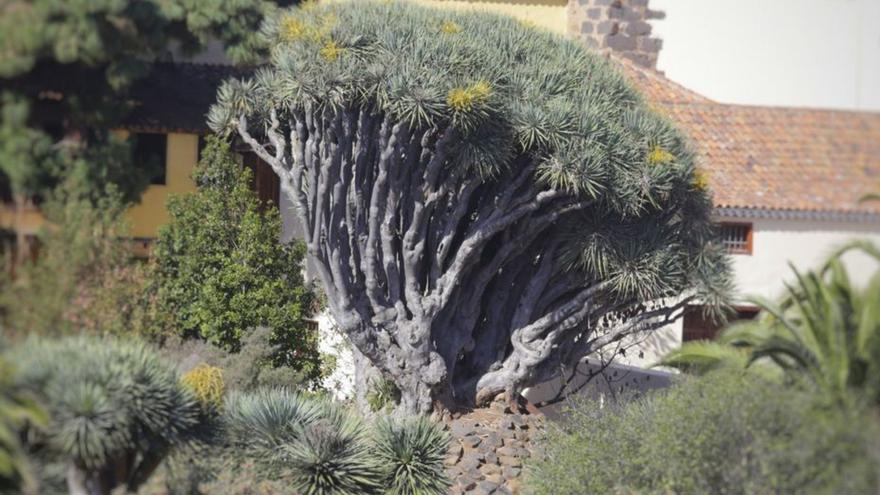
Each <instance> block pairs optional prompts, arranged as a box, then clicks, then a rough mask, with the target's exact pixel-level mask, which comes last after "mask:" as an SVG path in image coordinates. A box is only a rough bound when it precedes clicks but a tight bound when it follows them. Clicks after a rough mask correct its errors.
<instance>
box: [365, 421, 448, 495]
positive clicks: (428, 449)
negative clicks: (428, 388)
mask: <svg viewBox="0 0 880 495" xmlns="http://www.w3.org/2000/svg"><path fill="white" fill-rule="evenodd" d="M448 448H449V435H447V434H446V432H444V431H443V430H441V429H439V428H438V427H437V425H435V424H434V423H432V422H431V421H430V420H429V419H427V418H425V417H422V416H419V417H414V418H407V419H402V420H391V419H383V420H380V421H379V422H378V423H377V424H376V454H377V456H378V458H379V463H380V464H381V465H383V466H386V467H387V469H388V472H389V476H388V479H387V480H386V483H385V486H386V487H388V488H387V490H388V493H390V494H393V495H442V494H444V493H446V490H447V489H448V488H449V486H450V484H449V480H448V479H447V478H446V475H445V473H444V472H443V458H444V457H445V456H446V451H447V450H448Z"/></svg>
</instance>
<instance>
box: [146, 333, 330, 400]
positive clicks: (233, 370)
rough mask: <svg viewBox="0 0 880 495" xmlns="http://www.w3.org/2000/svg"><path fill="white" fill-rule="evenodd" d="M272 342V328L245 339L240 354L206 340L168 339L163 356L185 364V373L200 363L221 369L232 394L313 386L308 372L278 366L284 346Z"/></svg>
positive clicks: (163, 347) (312, 379)
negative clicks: (277, 357)
mask: <svg viewBox="0 0 880 495" xmlns="http://www.w3.org/2000/svg"><path fill="white" fill-rule="evenodd" d="M272 340H273V339H272V331H271V330H270V329H268V328H266V327H260V328H255V329H253V330H252V331H250V332H248V333H247V334H246V335H245V336H244V337H242V340H241V347H240V348H239V350H238V351H237V352H229V351H226V350H223V349H221V348H219V347H217V346H215V345H213V344H209V343H207V342H205V341H203V340H197V339H180V338H179V337H172V338H168V339H165V340H164V342H163V345H162V354H164V355H165V356H166V357H167V359H168V360H169V361H171V362H176V363H181V364H182V366H183V367H182V368H181V371H184V372H185V371H189V369H190V368H191V367H193V366H195V365H196V364H198V363H206V364H208V365H210V366H216V367H218V368H221V369H222V370H223V381H224V383H225V386H226V389H227V390H230V391H240V392H244V391H250V390H256V389H258V388H263V387H268V388H277V387H291V388H296V389H299V388H306V387H310V386H312V385H313V384H314V381H315V377H314V376H313V375H312V374H310V373H309V372H308V371H306V370H302V369H296V368H293V367H291V366H276V365H275V362H274V361H273V357H274V356H276V355H277V354H278V353H279V352H281V351H280V349H279V347H281V345H280V344H277V343H273V342H272Z"/></svg>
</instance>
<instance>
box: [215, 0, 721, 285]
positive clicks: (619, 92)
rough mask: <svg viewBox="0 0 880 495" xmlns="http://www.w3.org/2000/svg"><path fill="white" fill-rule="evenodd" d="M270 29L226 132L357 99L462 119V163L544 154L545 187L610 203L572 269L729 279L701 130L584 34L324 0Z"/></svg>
mask: <svg viewBox="0 0 880 495" xmlns="http://www.w3.org/2000/svg"><path fill="white" fill-rule="evenodd" d="M262 34H263V36H264V37H265V39H266V41H267V42H268V43H269V45H270V46H271V63H270V65H269V66H268V67H265V68H262V69H260V70H258V71H257V73H256V74H255V75H254V77H253V78H252V79H249V80H232V81H229V82H227V83H226V84H224V85H223V86H222V87H221V89H220V91H219V94H218V104H217V105H215V106H214V107H213V108H212V109H211V112H210V114H209V123H210V125H211V126H212V128H213V129H214V130H215V131H217V132H220V133H232V132H234V131H235V128H236V125H237V124H238V122H239V119H240V118H241V117H242V116H246V117H247V118H248V119H249V121H251V122H254V121H260V122H263V123H266V122H268V120H269V118H268V114H269V112H270V111H272V110H274V111H275V112H277V113H278V114H279V115H280V116H281V117H282V120H284V119H283V117H284V116H285V114H290V113H298V114H317V113H323V112H327V111H329V112H335V111H336V110H339V109H344V108H360V109H369V111H371V112H374V113H376V114H383V115H385V116H391V117H393V119H394V120H395V121H397V122H399V123H400V124H402V125H407V126H409V127H411V128H416V129H425V128H437V129H446V130H449V129H452V130H454V131H455V132H457V133H458V137H459V141H460V143H459V145H458V147H457V149H456V153H455V154H454V157H453V158H452V159H451V161H452V162H453V164H454V165H455V166H462V167H467V168H469V169H471V171H472V173H473V174H474V176H475V177H477V178H480V179H485V178H489V177H498V176H501V175H503V174H504V173H505V172H510V171H512V170H511V169H516V168H518V167H522V166H526V165H527V164H529V163H537V164H538V167H537V173H536V175H535V177H536V180H538V181H540V182H541V184H542V186H543V187H547V188H549V187H552V188H556V189H562V190H566V191H569V192H570V193H572V194H574V195H577V196H579V197H583V198H585V199H587V200H590V201H593V202H594V204H595V208H593V209H592V210H591V215H590V216H591V219H588V220H585V221H586V222H587V223H591V222H592V223H594V224H596V223H599V224H600V225H598V226H597V225H593V227H597V228H592V229H591V228H589V225H584V224H578V225H572V226H571V229H569V230H570V233H569V234H567V235H569V237H570V241H571V242H569V243H567V246H566V249H565V250H563V252H564V253H565V256H564V259H563V262H564V263H567V264H568V266H569V267H570V268H575V269H579V270H584V271H586V272H587V273H588V275H589V276H590V277H595V278H598V277H601V278H606V279H607V278H613V279H615V284H614V285H615V287H616V288H617V289H618V292H619V293H620V294H621V295H623V296H625V297H658V296H663V295H671V294H675V293H676V292H677V291H680V290H681V289H682V288H684V287H694V286H697V287H698V288H700V289H703V292H705V293H706V295H707V297H708V298H718V299H720V298H722V297H723V293H726V291H727V290H728V286H729V281H728V280H727V279H726V273H727V261H726V258H725V257H724V256H723V254H722V253H720V252H718V251H717V250H714V251H713V249H715V248H713V246H712V245H711V243H710V242H709V240H710V239H711V238H712V237H713V236H714V232H713V229H712V227H711V222H710V221H709V214H710V212H711V203H710V201H709V199H708V191H707V188H706V184H705V179H704V178H703V177H704V176H703V175H702V174H700V173H698V171H697V170H696V168H695V164H694V156H693V153H692V152H691V150H690V149H689V148H688V145H687V143H686V140H685V139H684V137H683V136H682V135H681V134H680V133H679V132H678V131H677V130H676V129H675V127H674V126H673V125H672V124H671V123H670V122H669V121H668V120H667V119H666V118H664V117H663V116H661V115H659V114H657V113H656V112H655V111H653V110H652V109H650V107H649V106H648V105H646V104H645V103H644V102H643V101H642V99H641V96H640V95H639V93H638V92H637V91H636V90H634V89H633V88H632V87H631V86H630V85H629V84H628V83H627V82H626V80H625V79H624V77H623V76H622V75H621V74H620V73H619V72H618V71H617V70H615V68H614V67H613V65H612V63H611V62H609V61H608V60H606V59H605V58H603V57H602V56H600V55H598V54H596V53H592V52H590V51H589V50H587V49H586V48H585V47H584V46H583V44H582V43H580V42H577V41H574V40H568V39H564V38H563V37H561V36H558V35H555V34H553V33H550V32H546V31H542V30H540V29H536V28H533V27H529V26H527V25H525V24H523V23H520V22H518V21H516V20H514V19H512V18H509V17H505V16H500V15H493V14H488V13H475V12H466V13H465V12H455V11H450V10H436V9H430V8H425V7H420V6H416V5H412V4H409V3H405V2H396V1H391V2H388V1H379V2H351V3H348V2H330V3H322V4H320V5H316V4H312V3H309V4H306V5H304V6H302V7H299V8H293V9H290V10H286V11H279V13H278V15H277V16H275V17H273V18H270V19H268V20H267V21H266V22H265V24H264V26H263V29H262ZM253 131H256V132H258V131H259V129H253ZM514 171H515V170H514ZM608 225H612V226H613V227H614V228H615V229H616V230H615V235H607V229H605V228H604V227H606V226H608ZM598 227H602V228H598ZM639 245H641V246H642V247H640V248H638V249H637V248H636V247H634V246H639ZM618 282H619V283H618Z"/></svg>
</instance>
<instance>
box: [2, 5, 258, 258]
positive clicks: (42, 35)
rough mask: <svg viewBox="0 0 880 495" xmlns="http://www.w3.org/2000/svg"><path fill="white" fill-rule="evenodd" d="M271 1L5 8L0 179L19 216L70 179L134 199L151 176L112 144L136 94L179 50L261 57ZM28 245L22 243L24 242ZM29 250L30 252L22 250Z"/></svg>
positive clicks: (122, 147)
mask: <svg viewBox="0 0 880 495" xmlns="http://www.w3.org/2000/svg"><path fill="white" fill-rule="evenodd" d="M273 8H274V4H273V3H272V2H270V1H264V0H236V1H224V0H207V1H206V0H137V1H135V0H92V1H88V2H70V1H67V0H3V1H2V2H0V33H3V35H2V36H0V54H2V55H0V105H2V110H0V172H2V175H3V176H5V177H4V178H5V180H6V182H8V185H9V187H10V188H11V189H12V192H13V195H14V199H15V206H16V208H17V209H18V210H19V211H22V210H23V209H24V208H25V207H26V206H27V205H28V203H29V202H30V201H31V200H32V199H33V197H34V195H42V194H45V193H46V192H47V191H48V190H51V189H52V188H53V187H54V186H55V185H56V184H57V182H58V181H59V180H60V179H61V178H63V177H67V176H69V175H78V176H80V177H82V178H87V179H89V180H90V182H91V184H92V185H94V186H95V187H94V188H92V189H90V190H102V188H103V186H104V185H105V184H106V183H108V182H112V183H114V184H116V186H117V188H118V190H119V191H120V193H121V194H122V196H123V200H125V201H134V200H137V199H138V198H139V196H140V193H141V192H142V190H143V189H144V188H145V187H146V186H147V185H148V184H149V179H150V177H151V171H150V170H147V168H146V167H132V166H130V161H131V158H130V151H129V147H128V145H127V143H126V142H124V141H122V140H120V139H116V138H114V137H113V136H112V134H111V130H112V128H113V127H114V126H117V125H119V124H120V123H121V122H122V120H123V118H124V117H125V115H126V113H127V112H128V111H129V110H130V109H131V108H132V107H131V105H132V103H131V98H130V97H129V96H130V95H129V90H130V88H131V85H132V83H133V82H134V81H136V80H137V79H139V78H141V77H143V76H145V75H147V74H148V72H149V70H150V64H151V63H152V62H155V61H157V60H162V59H164V58H165V57H166V54H167V53H168V52H169V51H170V50H172V49H179V50H180V51H182V52H183V53H192V52H195V51H197V50H199V49H202V48H203V47H205V46H206V44H207V43H208V42H209V41H211V40H217V41H218V42H220V43H222V44H223V46H224V47H225V49H226V54H227V55H228V56H229V57H230V59H232V60H234V61H253V60H254V57H260V56H261V54H263V53H264V52H263V51H261V50H260V48H259V46H258V45H257V43H258V41H257V39H256V38H255V36H253V34H254V32H255V30H256V28H257V27H258V26H259V23H260V22H261V20H262V18H263V15H265V14H266V13H267V12H269V11H271V10H272V9H273ZM19 241H21V239H19ZM19 244H20V246H22V248H23V243H21V242H20V243H19Z"/></svg>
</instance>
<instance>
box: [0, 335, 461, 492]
mask: <svg viewBox="0 0 880 495" xmlns="http://www.w3.org/2000/svg"><path fill="white" fill-rule="evenodd" d="M2 357H3V358H4V359H8V360H9V361H10V362H11V363H13V364H14V365H15V366H16V369H17V370H18V371H17V373H15V374H14V375H12V376H13V377H14V378H13V383H12V385H13V389H14V390H20V391H22V392H27V393H30V394H33V396H34V397H37V398H39V400H40V402H41V403H42V404H45V406H46V408H47V411H48V413H49V414H50V417H51V419H50V420H49V421H48V422H47V423H45V424H44V423H42V422H40V421H37V418H39V417H40V416H39V414H40V413H39V412H38V411H37V410H34V411H33V412H28V414H29V415H30V416H24V415H22V414H18V413H17V414H16V417H17V418H21V419H22V421H21V422H19V423H15V424H13V425H12V426H13V427H14V430H12V431H15V432H16V433H15V436H14V437H13V438H20V439H22V441H21V445H18V444H16V445H11V444H10V445H8V446H7V445H5V444H4V445H3V449H2V450H0V453H2V454H3V455H7V456H9V458H10V459H12V458H13V457H12V456H16V457H15V458H18V459H23V458H24V457H25V456H26V457H28V458H30V459H31V461H32V462H31V464H32V465H33V466H35V467H36V469H34V470H32V471H28V470H27V465H26V463H25V462H23V461H22V462H19V461H16V464H15V470H14V471H11V470H10V471H8V474H4V475H3V477H2V478H0V481H2V483H3V484H4V486H9V487H12V486H15V487H17V488H18V489H22V490H23V489H25V488H28V489H30V490H32V491H31V493H63V492H65V491H66V490H69V492H70V493H73V494H90V495H102V494H109V493H111V492H114V491H115V490H118V489H122V490H123V491H126V492H136V491H137V490H138V489H139V488H140V487H142V486H144V484H145V483H147V482H148V481H150V482H151V483H152V486H153V488H156V485H157V484H158V485H160V486H161V485H164V489H165V490H166V491H168V492H169V493H206V494H207V493H235V490H237V489H247V490H250V489H256V488H257V487H260V486H263V487H264V488H265V489H268V490H270V491H271V492H272V493H297V494H304V493H313V494H346V493H351V494H370V493H375V494H379V493H395V494H426V495H430V494H442V493H445V490H446V488H447V487H448V486H449V480H448V479H447V478H446V476H445V474H444V472H443V465H442V460H443V457H444V456H445V454H446V450H447V447H448V441H449V440H448V438H447V436H446V434H445V433H444V432H443V431H442V430H441V429H440V428H439V427H438V426H437V425H435V424H433V423H432V422H430V420H428V419H427V418H412V419H400V418H396V419H390V418H376V419H375V420H374V421H373V422H371V423H368V422H365V421H364V420H362V419H360V418H359V417H358V416H357V415H356V414H355V413H353V412H352V411H349V410H347V409H345V408H344V407H343V406H341V405H339V404H336V403H333V402H330V401H326V400H322V399H320V398H317V397H314V396H308V395H303V394H301V393H297V392H293V391H291V390H290V389H288V388H267V387H258V388H256V389H253V390H251V391H241V390H240V391H234V390H231V391H230V390H228V389H227V387H226V384H225V383H224V381H223V378H222V370H220V369H219V368H215V367H211V366H208V365H200V366H197V367H195V368H193V369H192V370H190V371H189V372H187V373H186V374H184V375H183V376H182V377H181V376H180V375H178V373H177V371H176V370H175V369H174V368H173V367H172V366H171V365H170V364H168V363H167V362H166V361H165V360H164V359H163V358H162V357H160V355H159V354H158V353H157V352H156V351H155V350H153V349H151V348H150V346H149V345H147V344H144V343H138V342H135V341H131V340H117V339H95V338H88V337H65V338H61V339H31V340H29V341H27V342H26V343H24V344H22V345H20V346H17V347H13V348H10V349H9V350H8V351H7V353H6V354H4V356H2ZM19 402H21V401H20V400H19ZM26 405H27V403H22V407H24V406H26ZM3 413H4V416H3V418H4V423H3V424H4V425H6V424H7V421H8V420H9V419H10V418H8V417H7V416H6V415H7V414H10V410H9V409H5V408H4V409H3ZM163 466H164V467H163ZM157 472H158V473H160V474H158V475H157V476H154V473H157ZM34 475H36V476H34ZM34 477H36V478H37V479H38V482H37V483H36V484H34V483H30V484H25V483H24V481H25V480H26V479H27V480H30V479H33V478H34ZM229 479H236V480H237V481H236V482H235V483H234V484H232V485H230V484H229V483H228V480H229Z"/></svg>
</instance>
